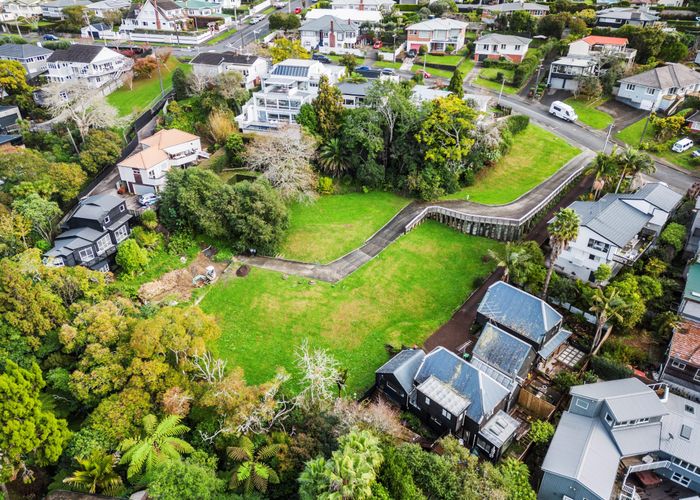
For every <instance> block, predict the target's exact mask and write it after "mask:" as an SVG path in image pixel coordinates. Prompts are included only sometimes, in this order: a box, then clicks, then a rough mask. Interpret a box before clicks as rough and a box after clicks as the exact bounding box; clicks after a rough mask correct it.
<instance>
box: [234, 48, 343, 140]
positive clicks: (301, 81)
mask: <svg viewBox="0 0 700 500" xmlns="http://www.w3.org/2000/svg"><path fill="white" fill-rule="evenodd" d="M344 73H345V68H343V67H341V66H333V65H324V64H323V63H320V62H319V61H314V60H312V59H287V60H285V61H282V62H280V63H277V64H275V65H274V66H273V67H272V69H271V70H270V72H269V73H268V74H267V75H266V76H265V77H264V78H263V81H262V88H261V90H260V91H259V92H255V93H253V97H252V98H251V99H250V100H249V101H248V102H247V103H246V104H245V105H244V106H243V109H242V112H241V114H240V115H238V116H237V117H236V122H237V123H238V126H239V127H240V128H241V129H242V130H249V131H253V130H257V131H274V130H276V129H278V128H279V127H280V125H283V124H293V123H295V119H296V116H297V115H298V114H299V108H301V106H302V104H307V103H308V104H310V103H311V101H313V99H314V98H315V97H316V96H317V95H318V84H319V81H320V80H321V77H322V76H326V77H328V81H329V83H331V84H335V83H337V82H338V80H339V79H340V77H341V76H342V75H343V74H344Z"/></svg>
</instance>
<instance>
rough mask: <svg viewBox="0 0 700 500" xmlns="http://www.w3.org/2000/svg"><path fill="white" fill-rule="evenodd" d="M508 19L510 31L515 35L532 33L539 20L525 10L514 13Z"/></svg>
mask: <svg viewBox="0 0 700 500" xmlns="http://www.w3.org/2000/svg"><path fill="white" fill-rule="evenodd" d="M507 17H508V29H509V30H510V31H513V32H515V33H531V32H532V31H534V29H535V26H536V25H537V19H535V18H534V17H533V16H532V14H530V13H529V12H527V11H524V10H518V11H515V12H513V13H512V14H511V15H510V16H507Z"/></svg>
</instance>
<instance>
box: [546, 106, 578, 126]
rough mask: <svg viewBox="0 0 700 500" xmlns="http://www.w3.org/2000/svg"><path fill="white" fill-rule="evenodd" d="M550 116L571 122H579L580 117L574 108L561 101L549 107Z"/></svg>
mask: <svg viewBox="0 0 700 500" xmlns="http://www.w3.org/2000/svg"><path fill="white" fill-rule="evenodd" d="M549 114H551V115H554V116H556V117H557V118H561V119H562V120H566V121H569V122H575V121H576V120H578V115H577V114H576V112H575V111H574V108H572V107H571V106H569V105H568V104H565V103H563V102H561V101H554V102H553V103H552V104H551V105H550V106H549Z"/></svg>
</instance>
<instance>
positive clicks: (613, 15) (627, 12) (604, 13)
mask: <svg viewBox="0 0 700 500" xmlns="http://www.w3.org/2000/svg"><path fill="white" fill-rule="evenodd" d="M596 17H598V18H603V19H622V20H632V19H634V20H639V21H658V20H659V16H657V15H656V14H655V13H654V12H652V11H649V10H644V9H636V8H634V7H612V8H610V9H603V10H599V11H598V12H597V13H596Z"/></svg>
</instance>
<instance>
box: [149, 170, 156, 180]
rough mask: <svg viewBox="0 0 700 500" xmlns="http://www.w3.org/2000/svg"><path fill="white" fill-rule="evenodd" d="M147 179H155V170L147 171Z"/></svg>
mask: <svg viewBox="0 0 700 500" xmlns="http://www.w3.org/2000/svg"><path fill="white" fill-rule="evenodd" d="M148 178H149V179H155V178H156V171H155V170H149V171H148Z"/></svg>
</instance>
